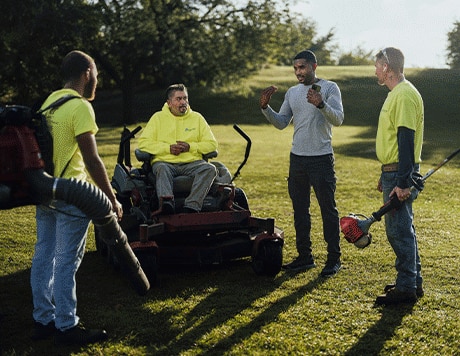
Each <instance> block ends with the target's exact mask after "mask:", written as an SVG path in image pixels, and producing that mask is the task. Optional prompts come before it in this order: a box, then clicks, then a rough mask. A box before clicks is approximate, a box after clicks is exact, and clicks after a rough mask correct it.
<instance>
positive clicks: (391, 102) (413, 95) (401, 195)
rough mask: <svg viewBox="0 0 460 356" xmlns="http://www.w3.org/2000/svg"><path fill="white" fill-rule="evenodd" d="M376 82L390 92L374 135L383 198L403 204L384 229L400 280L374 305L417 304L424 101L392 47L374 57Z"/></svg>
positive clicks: (390, 215) (420, 290)
mask: <svg viewBox="0 0 460 356" xmlns="http://www.w3.org/2000/svg"><path fill="white" fill-rule="evenodd" d="M375 75H376V76H377V79H378V84H379V85H381V86H386V87H387V88H388V89H389V90H390V92H389V93H388V96H387V98H386V100H385V102H384V104H383V106H382V109H381V111H380V116H379V123H378V129H377V138H376V153H377V158H378V160H379V161H380V163H381V164H382V173H381V176H380V180H379V183H378V187H377V189H378V190H379V191H380V192H382V193H383V201H384V203H386V202H388V201H389V200H391V199H398V200H399V201H400V202H401V206H400V208H398V209H395V210H393V211H391V212H389V213H388V214H386V215H385V229H386V234H387V237H388V241H389V242H390V245H391V247H392V248H393V251H394V252H395V254H396V263H395V267H396V271H397V276H396V282H395V283H394V284H389V285H387V286H386V287H385V289H384V291H385V294H383V295H380V296H378V297H377V299H376V301H375V302H376V304H379V305H388V304H398V303H413V302H415V301H416V300H417V298H419V297H421V296H423V293H424V292H423V288H422V275H421V263H420V256H419V252H418V245H417V236H416V233H415V227H414V225H413V217H414V215H413V212H412V202H413V201H414V200H415V199H416V197H417V195H418V191H417V190H412V191H411V189H410V187H411V185H412V181H411V176H412V174H413V173H414V172H418V171H419V164H420V161H421V152H422V142H423V121H424V109H423V100H422V97H421V95H420V93H419V92H418V91H417V89H416V88H415V87H414V86H413V85H412V83H410V82H409V81H407V80H406V79H405V77H404V55H403V53H402V52H401V51H400V50H399V49H397V48H393V47H388V48H385V49H382V50H381V51H379V52H378V53H377V55H376V60H375Z"/></svg>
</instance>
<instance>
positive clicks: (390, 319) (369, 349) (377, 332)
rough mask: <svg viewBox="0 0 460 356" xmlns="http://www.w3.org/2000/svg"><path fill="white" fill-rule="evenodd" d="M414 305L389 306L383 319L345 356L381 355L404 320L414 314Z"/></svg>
mask: <svg viewBox="0 0 460 356" xmlns="http://www.w3.org/2000/svg"><path fill="white" fill-rule="evenodd" d="M412 309H413V305H410V304H407V305H399V306H388V307H384V308H383V309H382V317H381V318H380V320H379V321H378V322H376V323H375V324H374V325H373V326H372V327H371V328H370V329H369V330H368V331H367V332H366V333H365V334H364V335H363V336H362V337H361V338H360V339H359V341H358V342H357V343H356V344H355V345H354V346H353V347H352V348H350V349H349V350H348V351H347V352H346V353H345V354H344V355H345V356H361V355H380V353H381V351H382V349H383V348H384V346H385V343H386V342H387V341H388V340H391V339H392V338H393V336H394V334H395V331H396V329H398V327H399V326H400V325H401V322H402V320H403V319H404V317H405V316H406V315H408V314H411V313H412Z"/></svg>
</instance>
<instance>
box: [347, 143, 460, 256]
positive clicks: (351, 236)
mask: <svg viewBox="0 0 460 356" xmlns="http://www.w3.org/2000/svg"><path fill="white" fill-rule="evenodd" d="M459 152H460V148H459V149H457V150H456V151H455V152H452V153H451V154H450V155H449V156H448V157H447V158H445V159H444V160H443V161H442V162H441V163H439V164H438V165H437V166H436V167H434V168H432V169H430V170H429V171H428V172H427V173H426V174H425V175H424V176H422V175H420V174H419V173H414V174H413V175H412V186H411V188H410V190H411V191H414V190H415V189H416V190H418V191H419V192H421V191H422V190H423V188H424V185H425V181H426V180H427V179H428V178H429V177H430V176H431V175H432V174H433V173H434V172H436V171H437V170H438V169H439V168H441V167H442V166H443V165H445V164H446V163H447V162H449V161H450V160H451V159H452V158H453V157H454V156H456V155H457V154H458V153H459ZM402 204H403V203H402V202H401V201H399V199H398V197H397V196H396V194H394V195H392V197H391V199H390V200H389V201H388V202H386V203H385V204H384V205H382V207H381V208H380V209H379V210H378V211H375V212H373V213H372V215H371V216H370V217H367V216H365V215H362V214H349V215H348V216H344V217H342V218H340V229H341V230H342V233H343V234H344V237H345V239H346V240H347V241H348V242H350V243H353V244H354V245H355V246H356V247H358V248H365V247H367V246H369V245H370V243H371V242H372V235H371V234H370V233H369V229H370V227H371V225H372V224H373V223H375V222H376V221H380V220H381V219H382V216H383V215H385V214H386V213H388V212H389V211H392V210H393V209H399V208H400V207H401V205H402Z"/></svg>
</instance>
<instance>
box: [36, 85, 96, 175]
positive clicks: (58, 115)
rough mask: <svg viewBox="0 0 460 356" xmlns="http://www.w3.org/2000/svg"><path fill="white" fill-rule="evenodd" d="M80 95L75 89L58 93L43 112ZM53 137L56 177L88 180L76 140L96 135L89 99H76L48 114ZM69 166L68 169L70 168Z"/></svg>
mask: <svg viewBox="0 0 460 356" xmlns="http://www.w3.org/2000/svg"><path fill="white" fill-rule="evenodd" d="M69 94H70V95H79V94H78V93H77V92H76V91H75V90H73V89H61V90H57V91H55V92H53V93H51V95H50V96H49V97H48V98H47V99H46V100H45V102H44V103H43V105H42V108H45V107H47V106H48V105H50V104H51V103H53V102H54V101H56V100H57V99H59V98H61V97H63V96H64V95H69ZM45 115H46V118H47V121H48V125H49V127H50V131H51V134H52V136H53V163H54V176H56V177H60V176H61V174H62V172H63V171H64V169H65V171H64V174H63V175H62V177H63V178H72V177H73V178H76V179H78V180H86V178H87V174H86V171H85V163H84V161H83V157H82V155H81V152H80V149H79V148H78V143H77V139H76V137H77V136H78V135H81V134H83V133H86V132H91V133H92V134H94V135H95V134H96V133H97V131H98V127H97V124H96V116H95V114H94V110H93V107H92V105H91V103H89V102H88V101H87V100H86V99H84V98H82V99H72V100H69V101H67V102H65V103H64V104H62V106H59V107H58V108H57V109H55V110H47V111H45ZM67 164H68V166H67V168H66V165H67Z"/></svg>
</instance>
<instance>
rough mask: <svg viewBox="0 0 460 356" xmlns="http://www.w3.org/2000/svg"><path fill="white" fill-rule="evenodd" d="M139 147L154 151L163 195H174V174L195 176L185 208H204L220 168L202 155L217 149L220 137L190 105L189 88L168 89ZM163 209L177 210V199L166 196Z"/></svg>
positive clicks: (159, 191) (155, 170) (159, 190)
mask: <svg viewBox="0 0 460 356" xmlns="http://www.w3.org/2000/svg"><path fill="white" fill-rule="evenodd" d="M139 149H140V150H142V151H145V152H148V153H151V154H152V155H153V158H152V162H151V163H152V171H153V173H154V175H155V177H156V191H157V196H158V198H159V199H161V198H163V197H172V196H173V178H174V177H176V176H180V175H185V176H190V177H193V184H192V188H191V192H190V194H189V196H188V197H187V198H186V199H185V202H184V207H183V210H182V211H183V212H186V213H196V212H199V211H201V208H202V205H203V201H204V198H205V197H206V194H207V193H208V191H209V189H210V187H211V185H212V182H213V181H214V178H216V176H217V170H216V168H215V166H214V165H213V164H211V163H208V162H206V161H205V160H203V157H202V155H203V154H207V153H210V152H212V151H216V150H217V141H216V139H215V137H214V135H213V133H212V131H211V128H210V127H209V125H208V123H207V122H206V120H205V119H204V117H203V116H202V115H201V114H200V113H198V112H195V111H193V110H192V109H191V108H190V106H189V101H188V93H187V88H186V87H185V85H183V84H173V85H171V86H169V87H168V89H167V90H166V103H165V104H164V105H163V108H162V110H161V111H158V112H156V113H155V114H153V116H152V117H151V118H150V120H149V122H148V123H147V125H146V126H145V129H144V131H143V132H142V135H141V136H140V137H139ZM162 210H163V213H165V214H172V213H174V212H175V205H174V201H171V200H165V201H164V202H163V206H162Z"/></svg>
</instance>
